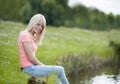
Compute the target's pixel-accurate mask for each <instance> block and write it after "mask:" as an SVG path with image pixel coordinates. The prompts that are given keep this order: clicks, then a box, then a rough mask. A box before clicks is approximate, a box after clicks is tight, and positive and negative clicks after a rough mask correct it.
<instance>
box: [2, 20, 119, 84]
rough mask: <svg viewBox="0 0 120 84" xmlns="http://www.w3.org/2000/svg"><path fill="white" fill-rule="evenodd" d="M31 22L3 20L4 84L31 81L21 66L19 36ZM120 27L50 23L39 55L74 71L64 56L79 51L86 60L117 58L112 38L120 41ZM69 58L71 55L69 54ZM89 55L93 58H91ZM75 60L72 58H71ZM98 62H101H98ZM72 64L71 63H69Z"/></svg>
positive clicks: (48, 62)
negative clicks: (65, 25) (55, 24)
mask: <svg viewBox="0 0 120 84" xmlns="http://www.w3.org/2000/svg"><path fill="white" fill-rule="evenodd" d="M26 26H27V25H25V24H22V23H17V22H11V21H1V22H0V84H27V78H28V76H27V75H26V74H25V73H23V72H21V70H20V66H19V49H18V44H17V40H18V36H19V33H20V31H22V30H24V29H25V27H26ZM119 32H120V30H106V31H97V30H86V29H80V28H76V27H75V28H66V27H62V26H61V27H53V26H47V27H46V33H45V37H44V40H43V44H42V45H41V46H39V47H38V50H37V53H36V56H37V57H38V59H39V60H40V61H41V62H43V63H44V64H47V65H57V64H60V65H63V66H64V68H65V70H67V71H66V72H68V73H69V72H70V71H69V69H68V68H67V65H64V64H66V62H67V61H66V62H65V61H63V62H62V59H64V58H63V57H65V58H66V56H69V55H73V56H74V54H78V55H83V56H85V57H81V59H79V60H80V61H84V62H82V63H86V61H87V64H91V63H92V59H91V58H94V59H97V58H98V59H97V60H98V61H99V59H100V62H107V61H111V60H114V51H113V49H112V48H111V47H110V46H109V45H110V41H111V40H114V41H115V42H118V43H120V40H119V37H120V33H119ZM68 58H69V57H68ZM89 59H90V60H91V61H89ZM71 60H72V59H71ZM96 63H97V62H96ZM68 65H69V64H68Z"/></svg>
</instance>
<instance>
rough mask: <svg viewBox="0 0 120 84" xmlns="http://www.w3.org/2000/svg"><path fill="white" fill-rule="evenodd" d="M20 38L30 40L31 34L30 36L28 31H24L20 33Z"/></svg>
mask: <svg viewBox="0 0 120 84" xmlns="http://www.w3.org/2000/svg"><path fill="white" fill-rule="evenodd" d="M20 37H22V38H26V37H28V38H30V34H29V32H28V31H22V32H21V33H20Z"/></svg>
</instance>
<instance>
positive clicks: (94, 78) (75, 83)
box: [69, 65, 120, 84]
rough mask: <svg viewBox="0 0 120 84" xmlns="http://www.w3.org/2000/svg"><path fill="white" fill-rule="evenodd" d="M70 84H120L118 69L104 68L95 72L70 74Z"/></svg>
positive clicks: (119, 69) (112, 67)
mask: <svg viewBox="0 0 120 84" xmlns="http://www.w3.org/2000/svg"><path fill="white" fill-rule="evenodd" d="M69 77H70V78H69V81H70V84H120V68H119V67H118V66H116V65H115V66H105V67H102V68H99V69H97V70H87V71H82V72H79V73H76V74H75V73H74V74H73V73H72V74H70V76H69Z"/></svg>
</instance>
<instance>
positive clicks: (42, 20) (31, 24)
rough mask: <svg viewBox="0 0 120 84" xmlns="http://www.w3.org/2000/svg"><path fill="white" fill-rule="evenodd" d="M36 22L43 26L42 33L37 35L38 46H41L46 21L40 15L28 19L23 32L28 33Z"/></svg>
mask: <svg viewBox="0 0 120 84" xmlns="http://www.w3.org/2000/svg"><path fill="white" fill-rule="evenodd" d="M38 21H40V23H41V25H43V27H44V28H43V30H42V32H41V33H40V35H39V40H38V41H37V43H38V45H41V44H42V40H43V38H44V34H45V29H46V19H45V17H44V15H42V14H36V15H34V16H33V17H32V18H31V19H30V21H29V24H28V26H27V27H26V29H25V31H30V30H31V29H32V27H33V26H34V25H36V24H37V22H38Z"/></svg>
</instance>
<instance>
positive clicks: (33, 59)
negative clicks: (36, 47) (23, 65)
mask: <svg viewBox="0 0 120 84" xmlns="http://www.w3.org/2000/svg"><path fill="white" fill-rule="evenodd" d="M23 47H24V49H25V52H26V54H27V56H28V59H29V60H30V61H31V62H32V63H33V64H35V65H42V63H41V62H40V61H39V60H38V59H37V58H36V57H35V56H34V54H33V53H32V44H31V43H30V42H29V41H24V42H23Z"/></svg>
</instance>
